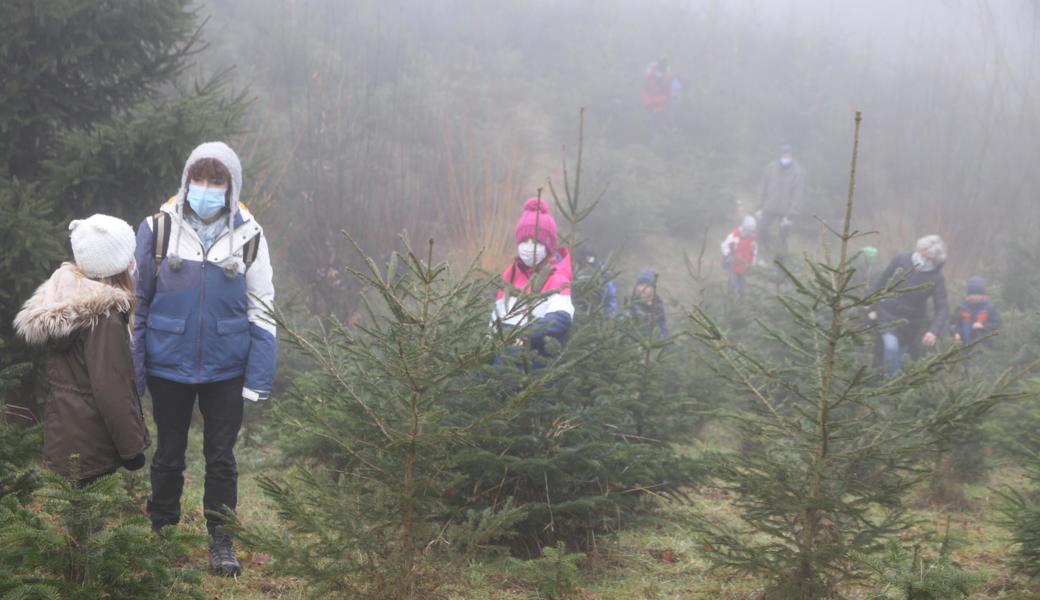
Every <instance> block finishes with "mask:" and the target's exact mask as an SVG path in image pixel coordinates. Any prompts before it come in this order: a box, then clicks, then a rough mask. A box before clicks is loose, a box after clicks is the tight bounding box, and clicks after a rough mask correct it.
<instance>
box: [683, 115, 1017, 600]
mask: <svg viewBox="0 0 1040 600" xmlns="http://www.w3.org/2000/svg"><path fill="white" fill-rule="evenodd" d="M859 124H860V117H859V115H858V114H857V116H856V128H855V141H854V144H853V155H852V156H853V158H852V170H851V177H850V183H849V195H848V201H847V203H846V210H845V217H844V222H843V226H842V229H841V230H839V231H834V230H831V232H832V233H833V234H834V235H835V236H836V237H837V239H838V242H839V243H840V245H839V249H838V256H837V258H836V260H834V261H828V260H827V259H824V260H822V261H820V262H814V261H812V260H810V259H808V258H806V260H805V267H806V275H805V276H804V277H799V276H797V275H795V274H794V273H793V272H792V271H791V270H790V269H789V268H787V267H786V266H785V265H780V267H781V269H782V271H783V272H784V274H785V275H786V277H787V279H788V281H789V284H790V285H791V286H792V287H793V293H791V294H787V295H782V296H780V297H779V298H778V300H779V302H780V304H781V306H782V307H783V309H784V312H785V313H786V320H785V321H786V322H780V323H771V324H766V323H762V322H759V326H761V327H762V328H763V330H764V331H765V334H766V340H767V342H768V343H767V344H766V345H765V346H764V347H762V348H755V349H754V351H752V349H750V348H748V347H745V346H742V345H739V344H734V343H731V342H730V340H729V339H728V338H727V337H726V336H725V335H723V334H722V332H721V330H720V329H719V327H718V326H717V325H716V324H715V323H714V321H712V320H711V319H710V318H709V317H708V316H707V315H706V314H705V313H704V312H703V311H701V310H699V309H697V308H694V310H693V311H692V315H691V316H692V318H693V321H694V323H695V324H696V326H697V327H698V332H697V333H696V336H697V338H698V339H699V340H700V341H701V342H702V343H703V344H704V347H705V348H707V349H708V350H709V351H710V352H708V353H706V354H708V356H707V359H708V360H710V361H711V362H712V364H713V365H714V367H715V368H716V369H717V370H718V372H719V373H720V375H721V376H722V377H724V378H725V379H726V380H727V381H728V382H729V383H730V384H731V385H732V386H733V389H734V391H735V392H736V393H737V394H739V395H740V397H746V398H750V400H751V402H752V409H751V410H749V411H746V412H740V413H734V414H732V415H730V416H731V418H732V420H733V422H734V423H735V426H736V427H737V428H738V429H739V431H740V432H741V433H742V434H743V435H744V436H745V438H747V439H754V440H755V442H756V443H754V444H750V445H748V447H747V448H745V450H744V452H743V453H741V454H730V453H722V452H714V453H710V454H708V455H707V457H706V463H707V467H708V470H709V472H710V474H711V475H713V476H714V477H715V478H716V481H717V482H718V486H719V487H721V488H723V489H726V490H729V491H731V492H733V493H734V495H735V501H734V502H735V505H736V507H737V509H738V510H739V514H740V522H741V525H737V526H726V525H718V524H714V523H711V522H708V521H707V520H702V521H700V522H699V524H698V526H697V529H698V532H699V533H700V535H701V536H702V537H703V539H704V541H705V544H706V547H707V548H708V549H709V550H710V553H711V557H712V558H713V560H714V561H715V562H716V564H718V565H720V566H723V567H729V568H734V569H736V570H739V571H744V572H749V573H755V574H758V575H763V576H765V577H767V578H768V579H769V580H770V581H771V583H770V585H769V587H768V589H767V591H766V594H765V597H767V598H799V599H813V598H828V597H833V596H834V595H835V593H836V589H837V586H838V584H839V583H841V582H842V581H844V580H847V579H849V578H852V577H856V576H858V575H860V573H859V569H858V566H857V564H856V563H855V561H853V560H852V556H853V554H854V553H860V554H863V555H870V554H872V553H874V552H876V551H877V550H879V549H880V547H881V545H882V544H883V542H884V540H885V539H886V538H887V537H888V536H889V535H890V534H892V533H893V532H896V531H898V530H900V529H902V528H904V527H905V526H906V525H907V523H908V520H907V517H906V514H905V512H904V509H903V504H902V499H903V497H904V496H905V494H906V493H907V491H908V490H909V488H910V487H911V486H912V485H913V484H914V483H915V482H917V481H919V480H920V477H921V473H922V464H921V456H922V450H926V449H932V448H934V447H935V443H936V441H937V436H938V435H940V434H941V432H943V431H944V430H946V429H947V428H948V426H949V424H951V423H954V422H957V421H958V420H960V419H963V418H964V417H965V415H969V414H977V413H979V412H981V411H984V410H986V409H988V408H989V407H991V406H992V405H993V404H994V403H995V402H997V401H999V400H1001V399H1005V398H1009V397H1012V396H1014V395H1015V392H1014V391H1013V388H1012V386H1013V384H1014V383H1015V381H1017V379H1018V377H1019V375H1018V374H1017V373H1007V374H1005V375H1003V376H1002V377H1001V378H1000V379H999V380H997V381H995V382H991V383H989V384H987V385H985V386H980V387H979V388H977V389H976V390H975V393H973V394H971V395H957V396H954V397H949V398H946V399H945V400H946V401H944V402H941V403H940V404H939V405H938V406H935V407H934V408H931V409H930V410H927V411H925V410H920V409H919V408H918V407H917V406H915V400H917V399H918V398H919V397H920V395H921V394H923V393H926V392H927V391H929V390H927V389H926V386H925V384H926V383H927V382H928V381H930V380H932V379H934V377H935V375H936V374H937V373H940V372H943V371H944V370H948V369H950V368H951V367H953V366H954V365H955V364H956V362H957V360H958V358H959V353H960V350H959V349H958V348H951V349H949V350H946V351H944V352H940V353H938V354H936V355H933V356H932V357H930V358H928V359H927V360H924V361H921V362H919V363H917V364H915V365H912V366H910V367H908V368H907V369H906V370H905V371H904V372H903V373H902V374H901V375H900V376H898V377H895V378H893V379H889V380H883V379H881V376H880V374H878V373H876V371H875V370H873V369H872V368H871V366H870V365H869V362H868V361H869V357H868V356H867V354H868V353H866V352H864V351H863V350H862V348H863V346H865V345H866V344H868V343H870V341H871V340H872V338H873V336H874V335H876V334H877V328H876V327H875V326H872V325H863V324H861V323H860V322H858V321H857V320H856V319H855V318H854V315H855V314H856V313H857V312H859V311H864V309H866V307H868V306H870V305H873V304H876V303H877V302H879V301H880V300H882V299H883V298H885V297H890V296H892V295H893V294H894V293H896V292H895V290H894V287H895V286H896V283H890V284H889V285H888V286H887V287H886V288H885V289H882V290H880V291H879V292H878V293H876V294H873V295H869V296H868V295H865V294H863V292H862V291H861V290H862V289H863V288H862V287H857V286H855V285H853V284H852V283H851V279H852V275H853V272H852V270H851V268H850V265H849V257H850V255H851V252H850V248H849V243H850V242H851V241H852V240H854V239H855V238H857V237H859V236H860V235H861V234H860V233H858V232H856V231H854V230H853V229H852V209H853V192H854V189H855V165H856V155H857V152H858V144H859ZM926 456H927V455H926Z"/></svg>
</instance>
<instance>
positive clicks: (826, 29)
mask: <svg viewBox="0 0 1040 600" xmlns="http://www.w3.org/2000/svg"><path fill="white" fill-rule="evenodd" d="M203 13H204V14H206V15H208V16H209V22H208V24H207V25H206V27H205V29H204V36H205V38H206V40H207V41H208V42H209V44H210V46H209V48H208V50H207V51H206V53H205V55H204V58H203V60H202V61H200V62H201V64H202V65H203V66H202V67H201V68H202V69H203V70H204V71H206V72H207V73H200V75H205V74H208V73H212V72H216V71H219V70H221V69H225V68H229V67H233V71H232V77H233V78H234V81H235V82H236V84H237V85H239V86H242V87H245V88H246V89H247V90H248V92H249V93H250V94H252V95H253V96H254V97H255V100H254V103H253V105H252V107H251V110H250V116H249V123H248V124H247V128H246V129H247V133H244V134H243V136H244V138H245V139H244V141H242V142H239V145H240V146H242V147H243V148H244V149H245V152H244V154H245V155H247V156H249V155H251V156H253V157H254V158H253V160H252V161H248V160H247V164H246V169H247V173H246V177H247V178H249V179H250V180H252V181H253V182H254V183H256V182H257V181H260V182H261V185H259V186H258V187H257V188H256V189H255V191H254V193H253V197H252V198H248V197H246V198H244V200H245V202H246V203H247V204H250V205H251V206H255V207H256V208H257V209H258V210H259V211H260V212H261V213H262V220H263V222H264V223H265V226H266V228H267V229H268V230H269V232H270V235H271V237H272V238H273V239H274V240H276V241H274V242H272V244H271V246H272V249H273V252H275V253H276V261H277V262H278V263H280V266H281V268H280V269H276V272H278V273H279V276H280V277H282V278H283V282H282V283H283V285H284V283H286V281H285V279H286V278H292V279H295V280H296V281H295V283H297V284H300V285H301V286H303V287H308V288H309V289H308V291H310V292H313V293H311V294H308V295H309V296H310V295H313V296H314V297H315V298H316V299H315V300H314V301H313V302H315V303H316V306H315V308H319V309H320V308H328V309H330V310H334V311H337V312H340V311H345V310H346V308H347V307H348V306H349V305H350V304H351V302H353V301H352V300H351V296H350V294H344V293H343V291H344V290H343V288H342V287H341V286H342V285H344V284H342V283H337V284H336V285H335V286H331V287H330V286H326V285H325V283H323V281H324V280H323V279H322V278H321V276H322V274H324V273H327V269H341V268H342V266H343V265H345V264H348V263H349V262H350V261H352V260H354V257H353V253H352V251H351V250H350V249H349V247H348V245H347V243H346V242H345V240H343V238H342V236H340V235H339V231H340V230H341V229H343V230H346V231H348V232H349V233H350V234H351V235H353V236H354V237H355V238H356V239H357V240H358V241H359V242H360V243H361V244H362V246H363V247H364V248H365V249H366V250H367V251H368V252H369V253H371V254H373V255H375V256H381V255H385V254H386V253H387V252H389V251H390V250H391V249H392V248H394V247H395V244H396V236H397V234H398V232H400V231H402V230H406V231H407V232H408V233H409V235H410V236H411V238H412V239H413V240H424V239H425V238H426V237H427V236H434V237H436V238H437V240H438V247H439V249H440V252H442V253H443V254H442V256H445V255H446V256H448V257H451V258H454V259H462V260H465V261H467V262H468V261H469V260H470V259H471V258H472V256H473V255H475V253H476V252H477V251H478V249H480V248H482V247H485V248H487V249H488V250H487V255H486V256H485V259H484V260H483V261H482V264H483V266H485V267H487V268H489V269H492V270H497V269H498V268H500V265H501V264H502V263H503V260H505V259H506V258H507V257H508V255H509V254H510V253H511V252H512V245H513V242H512V226H513V223H515V220H516V218H517V217H518V215H519V213H520V206H521V203H522V201H523V199H524V198H526V197H528V196H532V195H534V194H535V192H536V189H537V188H538V187H540V186H544V185H545V180H546V178H547V177H548V178H552V179H553V181H554V183H556V184H557V185H559V184H560V183H561V180H562V168H561V166H560V165H561V160H562V159H563V157H564V155H565V154H566V156H567V158H568V160H570V161H572V162H573V156H574V147H575V144H576V137H577V121H578V119H577V115H578V108H579V107H582V106H584V107H586V111H587V112H586V136H585V143H586V148H585V151H586V152H585V167H586V169H587V171H586V178H585V180H584V188H585V190H586V193H587V194H588V196H587V199H589V200H591V199H592V198H593V197H595V196H597V195H598V194H599V193H601V192H605V193H604V196H603V202H602V204H601V205H600V207H599V208H598V209H597V210H596V212H595V213H594V215H593V217H592V218H591V220H590V222H589V223H588V224H587V225H586V226H585V228H584V230H583V231H582V232H581V234H582V236H581V237H583V238H585V239H588V240H589V243H590V244H592V245H593V246H594V247H595V248H596V249H598V250H599V251H600V253H603V254H605V253H606V252H617V253H618V255H617V266H618V268H619V269H621V271H622V275H621V277H620V281H621V283H622V284H621V288H622V289H625V288H626V283H625V282H627V281H628V280H629V279H631V278H632V277H633V276H634V272H635V270H637V269H638V268H639V267H640V266H642V265H650V264H652V265H655V266H656V267H657V268H658V269H659V270H660V271H661V273H662V285H663V287H665V288H666V289H671V290H673V291H679V293H682V292H681V291H682V289H683V285H684V283H683V281H682V280H684V279H685V267H684V266H683V260H682V253H683V252H684V251H685V252H689V253H690V254H693V255H696V253H697V252H698V250H699V248H700V246H701V244H702V243H703V242H704V236H705V232H707V245H708V248H709V250H710V251H711V253H712V254H710V255H709V256H713V253H714V248H715V247H716V246H717V244H718V243H719V242H720V241H721V239H722V238H723V237H724V236H725V233H726V232H727V231H728V230H729V229H731V228H732V227H734V226H735V225H736V224H737V223H738V222H739V220H738V219H739V217H740V216H741V215H742V214H744V212H746V211H750V210H753V209H754V208H755V205H756V203H757V200H758V195H759V193H760V185H761V176H762V170H763V167H764V166H765V164H766V163H767V162H768V161H770V160H772V159H775V158H776V157H777V155H778V153H779V147H780V145H781V144H784V143H791V144H793V145H794V146H795V154H796V158H797V160H798V161H799V162H800V163H801V164H802V166H803V167H804V168H805V170H806V173H807V192H806V196H807V198H806V214H805V215H803V218H802V219H800V220H799V222H798V223H797V224H796V226H797V227H796V229H797V231H798V232H799V233H800V239H801V242H798V243H796V246H800V247H802V248H804V249H811V248H813V247H814V246H815V245H816V243H817V241H818V238H819V234H818V226H816V225H814V221H813V219H812V215H818V216H819V217H821V218H823V219H827V220H833V219H834V218H836V216H837V215H838V214H839V212H840V210H841V209H842V207H843V204H844V198H845V195H846V191H847V181H848V163H849V157H850V152H851V131H852V117H853V114H854V112H855V111H856V110H861V111H863V113H864V119H865V120H864V133H863V142H862V146H861V161H860V165H859V172H858V178H857V182H858V189H857V199H858V205H857V209H856V225H857V226H858V228H859V229H861V230H867V229H876V230H879V231H880V234H879V235H878V236H876V237H874V238H872V239H870V241H864V242H863V243H871V244H872V245H875V246H877V247H879V248H880V249H881V252H882V261H887V259H888V258H889V257H890V256H891V255H892V254H894V253H896V252H899V251H903V250H906V249H909V247H910V245H911V244H912V242H913V240H914V239H916V238H917V237H919V236H921V235H925V234H928V233H939V234H940V235H942V236H943V237H944V238H946V240H947V241H948V244H949V248H950V260H949V263H948V276H949V277H950V281H951V283H952V284H953V287H954V289H957V285H958V283H955V282H959V281H960V280H963V278H964V277H967V276H968V275H969V274H972V273H974V272H981V273H982V274H984V275H986V276H987V277H988V278H990V279H991V280H994V281H996V282H998V283H999V282H1001V281H1004V282H1008V281H1010V282H1011V283H1010V284H1009V285H1007V286H1005V288H1011V287H1014V285H1015V284H1017V283H1021V281H1022V279H1023V278H1031V277H1032V275H1031V269H1027V271H1028V272H1023V270H1022V269H1023V267H1022V266H1021V265H1017V264H1016V262H1015V259H1016V256H1015V252H1014V248H1015V244H1016V243H1023V242H1024V243H1029V241H1030V240H1031V238H1032V236H1033V235H1034V234H1033V232H1034V231H1035V228H1036V223H1037V218H1036V217H1037V211H1036V209H1035V207H1034V205H1035V197H1036V192H1037V190H1040V170H1038V169H1037V168H1036V166H1035V165H1036V163H1037V162H1038V160H1040V152H1038V146H1037V141H1036V140H1037V137H1038V135H1037V134H1038V133H1040V131H1038V129H1040V120H1038V119H1037V118H1036V114H1035V112H1036V101H1035V98H1036V97H1037V91H1038V83H1037V78H1036V76H1035V72H1036V58H1037V55H1038V52H1040V41H1038V39H1037V35H1036V32H1037V23H1038V18H1040V17H1038V7H1037V3H1035V2H1030V1H1028V0H1008V1H1006V2H985V1H983V0H978V1H975V0H972V1H968V0H921V1H915V2H901V1H898V0H882V1H872V2H830V1H824V0H819V1H795V0H787V1H784V0H771V1H755V0H728V1H725V2H722V1H708V0H704V1H699V0H694V1H675V2H668V1H656V2H655V1H604V2H557V1H548V0H517V1H510V2H484V1H479V0H444V1H437V2H428V1H418V0H416V1H412V0H358V1H352V2H339V1H334V0H303V1H293V2H275V1H267V0H248V1H247V0H217V1H214V2H210V3H207V4H206V5H205V6H204V7H203ZM662 56H666V57H668V59H669V62H670V65H671V68H672V71H673V72H674V74H675V75H676V76H677V77H678V78H679V79H680V80H681V82H682V91H681V95H680V97H679V101H678V104H677V106H676V107H675V109H674V110H673V111H672V114H671V115H670V120H669V122H668V124H667V128H666V130H665V131H664V132H663V133H662V134H661V135H659V136H657V137H656V139H651V138H650V136H649V135H648V121H647V115H646V112H645V109H644V108H643V106H642V104H641V98H640V91H641V85H642V76H643V70H644V68H645V67H646V66H647V64H648V63H649V62H651V61H653V60H656V59H658V58H660V57H662ZM564 145H566V147H567V151H566V153H564V151H563V146H564ZM250 150H252V152H251V151H250ZM172 185H173V182H171V186H172ZM171 191H172V190H171ZM286 267H290V268H286ZM315 274H316V275H318V277H317V278H315V276H314V275H315ZM315 281H317V283H315ZM323 286H325V288H323ZM326 288H327V289H326ZM720 289H721V288H720ZM1011 292H1012V290H1010V289H1005V290H1004V295H1005V296H1013V295H1014V294H1013V293H1011ZM999 294H1000V292H998V295H999ZM1020 295H1021V294H1020ZM323 297H324V298H325V300H324V301H322V300H320V298H323ZM1008 300H1009V301H1011V302H1015V299H1014V298H1008ZM322 302H324V303H325V304H326V306H324V307H323V306H318V304H321V303H322ZM1023 302H1024V300H1023Z"/></svg>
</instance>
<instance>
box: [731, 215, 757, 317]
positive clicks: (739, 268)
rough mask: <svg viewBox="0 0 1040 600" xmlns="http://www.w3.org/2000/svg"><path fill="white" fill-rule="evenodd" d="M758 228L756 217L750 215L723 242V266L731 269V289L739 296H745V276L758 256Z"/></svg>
mask: <svg viewBox="0 0 1040 600" xmlns="http://www.w3.org/2000/svg"><path fill="white" fill-rule="evenodd" d="M757 229H758V223H757V222H756V221H755V217H752V216H751V215H748V216H746V217H744V222H743V223H741V224H740V227H737V228H736V229H734V230H733V231H731V232H730V234H729V235H728V236H726V240H725V241H723V242H722V268H724V269H726V270H727V271H729V291H730V293H731V294H734V295H736V296H737V297H738V298H743V297H744V288H745V287H746V281H745V279H744V276H745V274H746V273H747V272H748V269H750V268H751V266H752V265H754V264H755V260H756V259H757V258H758V243H757V242H755V231H756V230H757Z"/></svg>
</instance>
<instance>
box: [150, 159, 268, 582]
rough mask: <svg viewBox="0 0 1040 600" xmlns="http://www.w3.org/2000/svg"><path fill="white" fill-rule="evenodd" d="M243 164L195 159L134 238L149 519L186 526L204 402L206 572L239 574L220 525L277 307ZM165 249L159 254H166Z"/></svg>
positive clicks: (264, 374) (263, 382) (259, 389)
mask: <svg viewBox="0 0 1040 600" xmlns="http://www.w3.org/2000/svg"><path fill="white" fill-rule="evenodd" d="M241 190H242V165H241V163H240V161H239V159H238V156H237V155H236V154H235V152H234V151H233V150H231V148H229V147H228V146H227V145H226V144H224V143H222V142H208V143H205V144H202V145H200V146H199V147H197V148H195V150H194V151H192V153H191V155H190V156H189V157H188V160H187V162H186V163H185V165H184V172H183V174H182V176H181V185H180V189H179V190H178V191H177V195H176V196H174V197H173V198H170V200H169V201H167V202H166V203H165V204H164V205H163V206H162V208H160V212H159V214H157V215H155V216H153V217H148V218H146V219H145V220H144V221H142V223H141V225H140V226H139V227H138V231H137V253H136V258H137V319H136V322H135V325H134V362H135V368H136V374H137V386H138V391H139V392H140V393H142V394H143V393H144V389H145V387H146V384H147V388H148V390H149V391H150V392H151V396H152V407H153V416H154V419H155V425H156V430H157V432H158V438H159V439H158V444H157V446H156V450H155V455H154V456H153V458H152V465H151V480H152V493H151V496H150V498H149V499H148V514H149V517H150V518H151V521H152V526H153V528H155V529H156V530H158V529H159V528H161V527H163V526H166V525H175V524H177V522H178V521H179V520H180V499H181V491H182V488H183V486H184V475H183V473H184V468H185V462H184V452H185V449H186V447H187V443H188V428H189V425H190V424H191V417H192V412H193V410H194V405H195V401H196V398H197V399H198V403H199V411H200V412H201V413H202V417H203V421H204V428H203V454H204V455H205V459H206V483H205V496H204V498H203V507H204V508H205V510H206V511H207V528H208V529H209V533H210V535H211V536H212V541H211V543H210V563H211V566H212V567H213V569H214V570H215V571H217V572H219V573H221V574H223V575H229V576H230V575H234V574H236V573H237V572H238V571H239V565H238V561H237V560H236V559H235V555H234V550H233V548H232V545H231V540H230V538H229V537H228V536H227V534H226V533H225V532H224V531H223V529H222V527H221V525H222V521H221V520H220V519H219V518H217V517H213V516H210V515H209V514H208V513H209V511H222V510H224V509H225V508H226V509H231V510H234V509H235V505H236V503H237V498H238V469H237V465H236V462H235V455H234V447H235V441H236V439H237V437H238V433H239V429H240V428H241V426H242V411H243V404H244V400H253V401H256V400H262V399H265V398H266V397H267V396H268V394H269V393H270V391H271V386H272V383H273V380H274V371H275V358H276V354H277V348H276V342H275V327H274V324H273V323H271V322H270V321H269V320H268V319H266V318H265V314H266V308H265V307H266V306H271V305H272V303H273V300H274V286H273V284H272V270H271V262H270V257H269V255H268V251H267V241H266V240H265V239H264V234H263V229H261V227H260V225H259V224H257V222H256V221H255V220H254V219H253V216H252V214H250V212H249V211H248V210H247V209H246V207H245V206H244V205H242V204H240V203H239V195H240V193H241ZM164 245H165V246H167V248H166V249H163V247H162V246H164Z"/></svg>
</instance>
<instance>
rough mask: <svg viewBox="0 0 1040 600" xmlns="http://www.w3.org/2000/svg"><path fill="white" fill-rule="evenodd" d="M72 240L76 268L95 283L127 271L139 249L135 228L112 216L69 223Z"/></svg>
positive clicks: (99, 216)
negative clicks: (97, 280) (99, 279)
mask: <svg viewBox="0 0 1040 600" xmlns="http://www.w3.org/2000/svg"><path fill="white" fill-rule="evenodd" d="M69 238H70V239H71V240H72V255H73V256H75V257H76V266H77V267H79V270H80V271H82V272H83V274H84V275H86V276H87V277H90V278H94V279H97V278H101V277H111V276H113V275H118V274H119V273H122V272H123V271H126V270H127V269H128V268H129V267H130V262H131V261H132V260H133V258H134V250H135V249H136V248H137V238H136V237H135V236H134V229H133V227H130V224H129V223H127V222H126V221H124V220H122V219H117V218H116V217H110V216H108V215H93V216H92V217H90V218H87V219H77V220H75V221H73V222H71V223H69Z"/></svg>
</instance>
